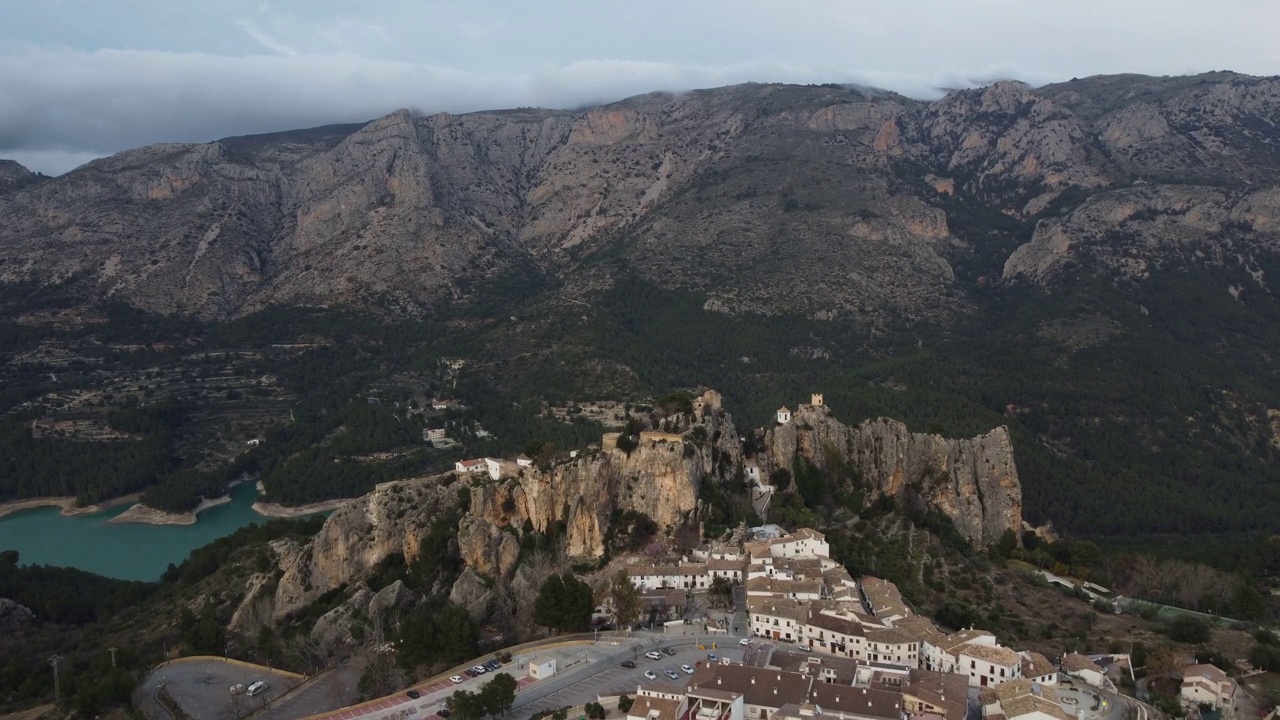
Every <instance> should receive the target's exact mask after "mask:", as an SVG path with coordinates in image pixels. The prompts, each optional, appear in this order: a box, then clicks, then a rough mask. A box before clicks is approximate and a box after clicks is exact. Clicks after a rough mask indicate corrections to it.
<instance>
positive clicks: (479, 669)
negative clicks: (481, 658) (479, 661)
mask: <svg viewBox="0 0 1280 720" xmlns="http://www.w3.org/2000/svg"><path fill="white" fill-rule="evenodd" d="M471 669H472V670H475V671H476V674H477V675H483V674H485V673H487V672H489V668H487V667H485V666H483V665H473V666H472V667H471Z"/></svg>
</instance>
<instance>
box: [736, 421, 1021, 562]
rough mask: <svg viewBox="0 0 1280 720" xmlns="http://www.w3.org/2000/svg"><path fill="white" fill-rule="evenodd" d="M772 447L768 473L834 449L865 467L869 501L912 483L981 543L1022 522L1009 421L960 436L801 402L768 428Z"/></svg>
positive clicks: (814, 461)
mask: <svg viewBox="0 0 1280 720" xmlns="http://www.w3.org/2000/svg"><path fill="white" fill-rule="evenodd" d="M765 448H766V452H764V453H763V454H762V456H761V457H759V458H758V462H759V463H760V470H761V473H762V475H763V476H764V477H765V478H766V479H767V478H768V477H769V475H770V474H771V473H772V472H773V471H775V470H778V469H785V470H787V471H788V472H790V471H791V469H792V468H793V467H794V462H795V460H796V458H797V457H800V458H803V459H804V460H805V461H806V462H808V463H809V464H810V465H812V466H814V467H816V468H818V469H819V470H826V469H828V464H829V462H831V461H832V459H833V457H832V456H831V455H830V453H834V454H835V457H838V458H840V459H841V460H843V461H844V462H846V463H847V464H848V465H849V466H850V467H852V468H854V469H855V470H856V471H857V473H858V476H859V478H860V479H861V481H862V483H863V485H864V486H865V489H866V492H867V498H866V499H867V501H868V502H871V501H874V500H875V499H876V498H877V497H880V496H882V495H889V496H892V497H899V496H901V495H903V494H904V493H905V492H907V491H908V490H909V489H910V490H911V491H913V492H915V493H916V494H917V495H919V496H920V497H921V498H922V499H923V500H924V501H925V502H926V503H928V505H929V506H930V507H932V508H935V509H937V510H939V511H941V512H942V513H943V514H945V515H946V516H947V517H949V518H951V521H952V522H953V523H954V524H955V526H956V529H957V530H958V531H959V532H960V534H961V535H963V536H964V537H965V538H966V539H967V540H969V542H971V543H973V544H974V545H975V546H978V547H985V546H987V545H989V544H991V543H994V542H996V541H997V540H999V539H1000V536H1001V535H1002V534H1003V533H1004V531H1005V530H1010V529H1012V530H1013V531H1014V532H1019V531H1020V530H1021V528H1022V486H1021V485H1020V483H1019V481H1018V470H1017V467H1016V466H1015V465H1014V461H1013V443H1012V442H1011V441H1010V439H1009V432H1008V430H1007V429H1005V428H1003V427H1000V428H996V429H994V430H992V431H991V432H989V433H987V434H986V435H981V436H978V437H976V438H971V439H966V440H955V439H948V438H943V437H941V436H938V435H929V434H925V433H912V432H908V430H907V426H906V425H904V424H902V423H900V422H898V421H896V420H889V419H887V418H878V419H875V420H868V421H866V422H863V423H861V424H859V425H857V426H855V427H850V426H848V425H845V424H844V423H841V422H840V421H839V420H836V419H835V417H833V416H832V414H831V410H830V409H829V408H827V407H825V406H814V405H801V406H800V408H799V409H798V410H796V411H795V413H794V415H793V417H792V419H791V421H790V422H788V423H786V424H783V425H777V426H775V427H773V428H771V429H769V430H768V431H767V432H766V433H765Z"/></svg>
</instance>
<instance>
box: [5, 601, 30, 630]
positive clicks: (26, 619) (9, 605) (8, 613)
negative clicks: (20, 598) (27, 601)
mask: <svg viewBox="0 0 1280 720" xmlns="http://www.w3.org/2000/svg"><path fill="white" fill-rule="evenodd" d="M35 619H36V616H35V614H34V613H32V612H31V609H30V608H28V607H27V606H26V605H19V604H18V603H16V602H14V601H12V600H10V599H9V598H0V631H4V632H12V631H15V630H17V629H18V628H20V627H22V626H23V625H26V624H27V623H30V622H32V621H34V620H35Z"/></svg>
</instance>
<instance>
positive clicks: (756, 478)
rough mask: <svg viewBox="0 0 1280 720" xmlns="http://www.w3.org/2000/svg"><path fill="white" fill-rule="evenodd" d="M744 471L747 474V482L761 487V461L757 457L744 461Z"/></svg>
mask: <svg viewBox="0 0 1280 720" xmlns="http://www.w3.org/2000/svg"><path fill="white" fill-rule="evenodd" d="M742 469H743V472H744V473H745V474H746V478H747V482H749V483H751V485H753V486H754V487H760V486H761V485H763V483H761V482H760V463H759V462H757V461H756V459H755V458H749V459H747V460H744V461H743V463H742Z"/></svg>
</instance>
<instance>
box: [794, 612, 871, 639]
mask: <svg viewBox="0 0 1280 720" xmlns="http://www.w3.org/2000/svg"><path fill="white" fill-rule="evenodd" d="M805 622H806V624H808V625H812V626H813V627H816V628H821V629H823V630H827V631H829V632H834V633H840V634H841V635H850V636H857V635H862V634H863V630H862V623H860V622H858V621H857V620H855V619H853V618H848V617H838V616H836V615H832V614H830V613H824V612H810V613H809V617H808V618H807V619H806V621H805Z"/></svg>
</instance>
